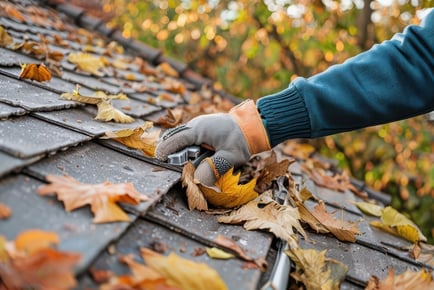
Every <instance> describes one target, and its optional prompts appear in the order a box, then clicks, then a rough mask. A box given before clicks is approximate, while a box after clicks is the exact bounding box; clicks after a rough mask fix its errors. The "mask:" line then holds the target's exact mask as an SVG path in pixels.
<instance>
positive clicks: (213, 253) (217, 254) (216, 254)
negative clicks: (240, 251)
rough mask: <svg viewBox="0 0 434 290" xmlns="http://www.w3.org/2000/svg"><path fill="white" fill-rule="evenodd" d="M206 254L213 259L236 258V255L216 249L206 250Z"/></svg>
mask: <svg viewBox="0 0 434 290" xmlns="http://www.w3.org/2000/svg"><path fill="white" fill-rule="evenodd" d="M206 253H207V254H208V256H210V257H211V258H213V259H222V260H227V259H232V258H233V257H234V255H232V254H231V253H228V252H225V251H223V250H221V249H219V248H216V247H212V248H206Z"/></svg>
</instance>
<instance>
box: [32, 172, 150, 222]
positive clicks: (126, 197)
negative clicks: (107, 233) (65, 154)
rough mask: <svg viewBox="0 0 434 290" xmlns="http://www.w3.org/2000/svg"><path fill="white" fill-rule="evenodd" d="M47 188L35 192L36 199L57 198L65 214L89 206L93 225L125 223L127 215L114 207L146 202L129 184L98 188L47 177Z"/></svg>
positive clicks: (103, 184)
mask: <svg viewBox="0 0 434 290" xmlns="http://www.w3.org/2000/svg"><path fill="white" fill-rule="evenodd" d="M45 178H46V179H47V181H49V182H50V183H51V184H46V185H42V186H41V187H39V189H38V193H39V194H40V195H49V194H53V193H55V194H57V199H58V200H61V201H63V204H64V205H65V209H66V210H67V211H71V210H74V209H76V208H79V207H82V206H85V205H87V204H89V205H90V207H91V210H92V212H93V214H94V215H95V218H94V220H93V222H95V223H105V222H114V221H128V220H129V217H128V215H127V214H126V213H125V212H124V211H123V210H122V209H121V208H120V207H119V206H118V205H117V204H116V202H124V203H129V204H134V205H135V204H138V203H140V201H144V200H147V199H148V198H147V197H146V196H145V195H143V194H140V193H139V192H137V191H136V190H135V188H134V186H133V184H132V183H121V184H113V183H111V182H109V181H106V182H104V183H100V184H83V183H79V182H78V181H77V180H75V179H74V178H72V177H71V176H57V175H47V176H46V177H45Z"/></svg>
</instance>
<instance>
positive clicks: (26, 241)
mask: <svg viewBox="0 0 434 290" xmlns="http://www.w3.org/2000/svg"><path fill="white" fill-rule="evenodd" d="M59 241H60V240H59V236H58V235H57V234H56V233H55V232H48V231H42V230H27V231H25V232H22V233H20V234H19V235H18V236H17V237H16V238H15V249H16V250H17V251H19V252H24V253H27V254H33V253H34V252H37V251H39V250H41V249H44V248H49V247H50V246H51V245H57V244H58V243H59Z"/></svg>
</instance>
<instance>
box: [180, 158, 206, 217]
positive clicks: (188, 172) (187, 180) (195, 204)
mask: <svg viewBox="0 0 434 290" xmlns="http://www.w3.org/2000/svg"><path fill="white" fill-rule="evenodd" d="M195 170H196V168H195V167H194V165H193V163H191V162H190V161H189V162H187V164H185V165H184V168H183V169H182V176H181V181H182V186H183V187H187V190H186V193H187V201H188V208H189V209H190V210H193V209H197V210H208V203H207V202H206V200H205V197H204V195H203V193H202V191H201V190H200V189H199V186H198V185H197V184H196V182H195V181H194V171H195Z"/></svg>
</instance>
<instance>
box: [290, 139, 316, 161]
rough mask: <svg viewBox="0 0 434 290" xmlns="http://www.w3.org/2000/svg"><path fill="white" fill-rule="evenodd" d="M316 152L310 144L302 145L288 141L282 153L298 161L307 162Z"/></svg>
mask: <svg viewBox="0 0 434 290" xmlns="http://www.w3.org/2000/svg"><path fill="white" fill-rule="evenodd" d="M313 152H315V147H313V146H312V145H310V144H301V143H297V142H295V141H287V142H285V144H284V145H283V148H282V153H283V154H286V155H289V156H292V157H294V158H297V159H301V160H306V159H308V158H309V157H310V156H311V155H312V153H313Z"/></svg>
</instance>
